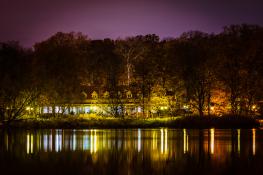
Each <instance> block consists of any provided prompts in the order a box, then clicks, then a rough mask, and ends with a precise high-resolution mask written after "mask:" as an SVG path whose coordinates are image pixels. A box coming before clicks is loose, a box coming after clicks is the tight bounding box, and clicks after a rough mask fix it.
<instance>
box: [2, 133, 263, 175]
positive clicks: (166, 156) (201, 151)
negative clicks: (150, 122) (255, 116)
mask: <svg viewBox="0 0 263 175" xmlns="http://www.w3.org/2000/svg"><path fill="white" fill-rule="evenodd" d="M0 136H1V137H0V171H1V174H56V175H57V174H98V175H99V174H114V175H118V174H124V175H125V174H135V175H138V174H144V175H148V174H149V175H152V174H213V175H214V174H251V173H253V174H263V149H262V148H263V147H262V146H263V131H262V130H256V129H252V130H241V129H234V130H219V129H207V130H188V129H166V128H161V129H159V128H158V129H116V130H115V129H105V130H104V129H91V130H55V129H54V130H12V131H0Z"/></svg>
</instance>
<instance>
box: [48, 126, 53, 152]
mask: <svg viewBox="0 0 263 175" xmlns="http://www.w3.org/2000/svg"><path fill="white" fill-rule="evenodd" d="M52 140H53V138H52V131H51V132H50V135H49V142H48V146H49V151H51V152H52V150H53V149H52V147H53V143H52Z"/></svg>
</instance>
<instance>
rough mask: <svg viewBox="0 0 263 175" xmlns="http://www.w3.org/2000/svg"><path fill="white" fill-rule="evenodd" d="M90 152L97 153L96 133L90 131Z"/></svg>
mask: <svg viewBox="0 0 263 175" xmlns="http://www.w3.org/2000/svg"><path fill="white" fill-rule="evenodd" d="M90 152H91V153H96V152H97V133H96V130H91V134H90Z"/></svg>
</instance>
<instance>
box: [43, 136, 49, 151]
mask: <svg viewBox="0 0 263 175" xmlns="http://www.w3.org/2000/svg"><path fill="white" fill-rule="evenodd" d="M43 145H44V151H45V152H47V151H48V135H47V134H45V135H44V137H43Z"/></svg>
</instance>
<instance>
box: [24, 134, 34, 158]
mask: <svg viewBox="0 0 263 175" xmlns="http://www.w3.org/2000/svg"><path fill="white" fill-rule="evenodd" d="M33 141H34V138H33V135H31V134H27V138H26V142H27V143H26V153H27V154H32V153H33V146H34V142H33Z"/></svg>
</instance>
